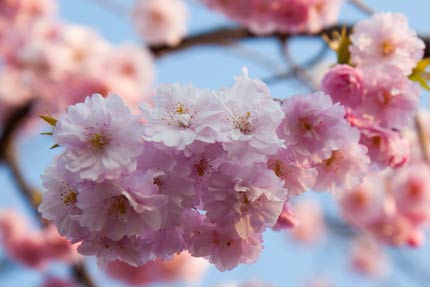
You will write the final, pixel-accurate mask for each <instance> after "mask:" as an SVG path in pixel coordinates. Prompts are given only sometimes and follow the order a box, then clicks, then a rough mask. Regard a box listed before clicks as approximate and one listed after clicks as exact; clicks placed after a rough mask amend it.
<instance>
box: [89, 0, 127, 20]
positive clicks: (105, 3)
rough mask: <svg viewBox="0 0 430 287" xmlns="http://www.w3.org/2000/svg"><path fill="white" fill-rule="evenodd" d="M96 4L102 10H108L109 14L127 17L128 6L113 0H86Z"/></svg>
mask: <svg viewBox="0 0 430 287" xmlns="http://www.w3.org/2000/svg"><path fill="white" fill-rule="evenodd" d="M86 1H88V2H92V3H94V4H97V6H99V7H101V8H103V9H104V10H106V11H108V12H110V13H111V14H113V15H115V16H119V17H128V15H129V14H130V13H129V8H128V7H126V6H124V5H122V4H120V3H119V2H117V1H115V0H86Z"/></svg>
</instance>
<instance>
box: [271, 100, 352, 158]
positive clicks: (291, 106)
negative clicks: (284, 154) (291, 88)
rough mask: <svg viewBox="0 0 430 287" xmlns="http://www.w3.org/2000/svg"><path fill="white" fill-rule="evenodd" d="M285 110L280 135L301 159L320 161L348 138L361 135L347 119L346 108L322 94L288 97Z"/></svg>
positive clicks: (283, 106) (283, 107) (284, 106)
mask: <svg viewBox="0 0 430 287" xmlns="http://www.w3.org/2000/svg"><path fill="white" fill-rule="evenodd" d="M282 109H283V111H284V113H285V118H284V119H283V121H282V123H281V124H280V125H279V127H278V129H277V131H278V135H279V137H281V138H282V139H284V140H285V145H286V146H287V149H290V150H291V151H292V152H293V153H294V154H295V155H297V157H299V158H303V159H305V158H306V159H307V160H311V161H321V160H323V159H326V158H328V157H329V156H330V155H331V152H332V151H333V150H337V149H339V148H341V147H342V146H343V145H345V144H346V143H347V141H348V140H347V139H354V138H357V137H358V136H359V135H358V131H357V130H356V129H353V128H351V126H350V125H349V124H348V122H347V121H346V120H345V119H344V115H345V109H344V108H343V107H342V106H340V105H339V104H333V103H332V101H331V99H330V97H329V96H328V95H326V94H324V93H322V92H317V93H314V94H311V95H306V96H294V97H291V98H287V99H285V100H284V102H283V104H282Z"/></svg>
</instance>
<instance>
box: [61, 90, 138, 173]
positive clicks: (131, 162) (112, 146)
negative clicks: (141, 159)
mask: <svg viewBox="0 0 430 287" xmlns="http://www.w3.org/2000/svg"><path fill="white" fill-rule="evenodd" d="M141 136H142V133H141V124H140V123H139V121H138V118H137V117H136V116H132V115H131V113H130V110H129V109H128V108H127V107H126V106H125V105H124V104H123V102H122V100H121V99H120V98H119V97H117V96H114V95H111V96H109V97H107V98H106V99H104V98H103V97H102V96H101V95H98V94H95V95H93V96H91V97H88V98H87V99H86V100H85V103H79V104H76V105H74V106H71V107H69V108H68V110H67V113H66V114H64V115H62V116H61V117H60V118H59V119H58V122H57V125H56V126H55V128H54V140H55V141H56V142H57V143H58V144H59V145H61V146H63V147H64V148H65V151H64V153H63V154H62V155H61V158H62V159H63V160H64V162H65V168H66V169H67V170H69V171H71V172H74V173H79V175H80V177H81V178H82V179H91V180H96V181H97V180H103V179H113V178H116V177H118V176H119V175H121V173H123V172H131V171H133V170H134V169H136V165H137V163H136V157H137V156H138V155H139V154H140V153H141V151H142V139H141Z"/></svg>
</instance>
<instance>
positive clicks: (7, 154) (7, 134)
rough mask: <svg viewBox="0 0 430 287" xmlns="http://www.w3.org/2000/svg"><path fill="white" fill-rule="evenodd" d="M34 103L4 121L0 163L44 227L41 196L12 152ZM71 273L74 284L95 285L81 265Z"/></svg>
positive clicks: (0, 143) (0, 142)
mask: <svg viewBox="0 0 430 287" xmlns="http://www.w3.org/2000/svg"><path fill="white" fill-rule="evenodd" d="M34 104H35V101H33V100H32V101H29V102H28V103H26V104H24V105H23V106H21V107H19V108H17V109H16V110H15V111H14V112H12V113H11V114H10V116H9V117H8V118H7V119H6V121H5V124H4V128H3V133H2V135H1V137H0V163H1V162H3V163H4V164H5V165H6V166H7V167H8V168H9V170H10V172H11V174H12V178H13V179H14V181H15V183H16V185H17V187H18V191H19V192H20V194H21V195H22V197H23V198H24V199H25V201H26V202H27V203H28V205H29V206H30V208H31V211H32V212H33V215H34V216H35V218H37V220H38V221H39V223H40V225H41V227H42V228H43V227H44V226H46V224H47V222H46V221H44V220H43V219H42V217H41V216H40V214H39V212H38V210H37V209H38V207H39V204H40V200H41V194H40V192H38V191H37V190H35V189H34V188H32V187H31V186H30V185H29V184H28V183H27V181H26V180H25V177H24V175H23V174H22V172H21V169H20V168H19V165H18V162H17V160H16V156H15V155H16V152H15V150H14V145H13V141H14V138H15V136H16V133H17V131H18V129H19V127H20V126H21V125H22V123H23V122H24V121H25V120H26V119H27V117H28V116H29V115H30V113H31V110H32V107H33V106H34ZM70 268H71V272H72V275H73V277H74V279H75V280H76V282H78V283H80V284H82V285H83V286H87V287H94V286H95V284H94V282H93V280H92V279H91V277H90V275H89V273H88V271H87V270H86V268H85V266H84V264H83V263H76V264H73V265H72V266H71V267H70Z"/></svg>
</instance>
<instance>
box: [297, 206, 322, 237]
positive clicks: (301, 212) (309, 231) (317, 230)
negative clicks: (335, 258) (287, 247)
mask: <svg viewBox="0 0 430 287" xmlns="http://www.w3.org/2000/svg"><path fill="white" fill-rule="evenodd" d="M294 213H295V215H296V219H297V222H298V224H297V225H296V226H295V227H294V228H293V229H292V230H291V235H292V236H293V238H294V239H296V240H297V241H299V242H302V243H314V242H317V241H318V240H320V239H321V237H322V236H323V235H324V233H325V223H324V219H323V215H322V211H321V207H320V205H319V204H318V203H317V202H315V201H312V200H302V201H299V202H297V203H296V204H295V205H294Z"/></svg>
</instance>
